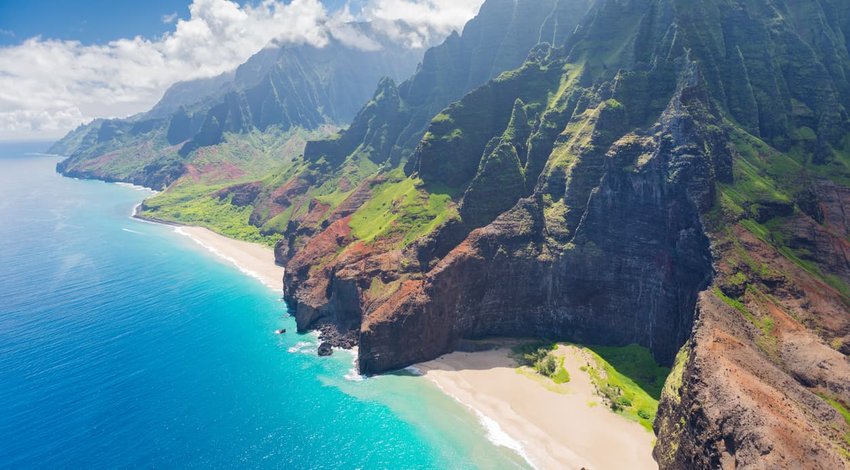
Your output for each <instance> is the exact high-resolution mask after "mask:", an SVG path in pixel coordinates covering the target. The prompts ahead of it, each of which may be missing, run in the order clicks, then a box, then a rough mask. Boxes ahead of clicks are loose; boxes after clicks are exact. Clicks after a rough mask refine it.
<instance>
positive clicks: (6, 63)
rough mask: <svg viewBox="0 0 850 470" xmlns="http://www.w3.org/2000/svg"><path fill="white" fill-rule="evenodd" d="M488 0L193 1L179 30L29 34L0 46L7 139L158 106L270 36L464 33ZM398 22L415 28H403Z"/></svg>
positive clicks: (364, 41)
mask: <svg viewBox="0 0 850 470" xmlns="http://www.w3.org/2000/svg"><path fill="white" fill-rule="evenodd" d="M482 2H483V0H418V1H414V0H365V3H364V5H363V6H362V8H361V9H360V11H359V13H358V14H357V15H356V17H355V16H353V15H352V14H351V13H350V12H349V10H348V9H347V8H345V9H343V10H342V11H339V12H328V11H327V9H326V8H325V7H324V5H323V4H322V3H321V1H320V0H291V1H287V2H284V1H283V0H261V1H260V2H259V3H255V4H247V5H245V6H241V7H240V6H239V5H238V4H237V3H235V2H233V1H230V0H194V1H193V2H192V4H191V5H190V7H189V11H190V15H189V18H188V19H179V18H177V17H176V16H175V17H174V18H172V17H171V16H172V15H167V16H166V17H163V21H166V22H168V20H171V21H175V23H174V29H173V31H171V32H169V33H166V34H164V35H163V36H162V37H158V38H152V39H151V38H143V37H134V38H128V39H120V40H117V41H112V42H109V43H107V44H100V45H84V44H82V43H80V42H77V41H59V40H52V39H46V38H42V37H35V38H30V39H28V40H26V41H24V42H23V43H21V44H19V45H15V46H6V47H0V140H8V139H32V138H56V137H60V136H61V135H63V134H64V133H65V132H67V131H68V130H70V129H72V128H74V127H76V126H77V125H78V124H80V123H81V122H84V121H89V120H91V119H94V118H97V117H121V116H127V115H130V114H134V113H138V112H141V111H145V110H147V109H149V108H150V107H151V106H152V105H153V104H155V103H156V101H157V100H158V99H159V98H160V97H161V96H162V93H163V92H164V91H165V89H167V88H168V86H170V85H171V84H173V83H175V82H177V81H180V80H189V79H193V78H202V77H212V76H215V75H218V74H220V73H222V72H226V71H229V70H232V69H233V68H235V67H236V66H238V65H239V64H240V63H242V62H244V61H245V60H246V59H247V58H248V57H249V56H250V55H251V54H253V53H255V52H257V51H259V50H260V49H262V48H263V47H264V46H266V45H267V44H268V43H269V42H271V41H275V42H279V43H302V44H304V43H306V44H312V45H315V46H319V47H321V46H324V45H326V44H327V42H328V40H329V37H330V36H331V35H333V36H334V37H336V38H337V39H339V40H341V41H343V42H346V43H347V44H351V45H352V46H353V47H360V48H363V49H371V48H374V47H376V46H377V44H376V43H375V42H374V41H372V40H370V39H369V38H365V37H362V36H361V35H359V34H358V33H357V31H355V30H354V29H353V28H350V27H347V26H345V22H346V21H349V20H352V19H357V20H374V21H376V22H377V23H378V24H379V25H381V26H382V27H384V28H385V30H386V33H387V34H388V35H390V36H391V37H393V38H396V39H397V40H399V41H403V42H404V43H406V44H408V45H410V46H419V45H422V44H427V43H428V42H429V41H431V40H433V39H435V38H436V37H439V36H440V35H445V34H448V32H450V31H451V30H452V29H459V28H461V27H462V26H463V24H464V23H465V22H466V21H467V20H468V19H469V18H471V17H472V16H474V14H475V13H476V12H477V10H478V7H479V6H480V4H481V3H482ZM397 20H401V21H404V22H406V23H408V24H409V25H410V26H411V28H401V27H399V25H398V24H396V23H395V22H396V21H397Z"/></svg>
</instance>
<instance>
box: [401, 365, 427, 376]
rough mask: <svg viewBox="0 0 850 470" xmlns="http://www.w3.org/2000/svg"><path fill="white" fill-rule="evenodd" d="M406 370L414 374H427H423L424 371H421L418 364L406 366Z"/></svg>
mask: <svg viewBox="0 0 850 470" xmlns="http://www.w3.org/2000/svg"><path fill="white" fill-rule="evenodd" d="M404 370H406V371H408V372H410V373H411V374H413V375H425V374H423V373H422V371H421V370H420V369H419V368H418V367H416V366H407V367H405V368H404Z"/></svg>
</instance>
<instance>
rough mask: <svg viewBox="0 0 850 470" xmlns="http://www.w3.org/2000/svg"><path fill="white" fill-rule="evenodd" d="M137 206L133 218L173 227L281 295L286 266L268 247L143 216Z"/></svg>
mask: <svg viewBox="0 0 850 470" xmlns="http://www.w3.org/2000/svg"><path fill="white" fill-rule="evenodd" d="M140 206H141V203H139V204H137V205H136V206H135V207H134V208H133V214H132V218H133V219H135V220H138V221H140V222H145V223H151V224H157V225H165V226H168V227H171V228H173V229H174V232H175V233H177V234H178V235H182V236H185V237H187V238H189V239H190V240H192V241H193V242H195V243H196V244H198V245H200V246H201V247H203V248H205V249H206V250H207V251H208V252H210V253H212V254H213V255H215V257H216V258H218V259H219V260H221V261H225V262H227V263H229V264H231V265H233V266H235V267H236V268H237V269H239V271H241V272H242V273H243V274H245V275H247V276H249V277H252V278H254V279H256V280H258V281H260V282H261V283H262V284H263V285H265V286H266V287H268V288H270V289H272V290H274V291H275V292H277V293H278V295H280V296H281V297H282V296H283V275H284V273H285V272H286V269H285V268H283V267H282V266H278V265H277V264H276V263H275V261H274V258H275V256H274V250H272V249H271V248H269V247H267V246H265V245H260V244H259V243H251V242H246V241H242V240H236V239H234V238H229V237H226V236H224V235H220V234H218V233H216V232H213V231H212V230H210V229H208V228H205V227H199V226H195V225H185V224H180V223H177V222H170V221H165V220H159V219H155V218H152V217H143V216H141V215H139V213H138V210H139V207H140Z"/></svg>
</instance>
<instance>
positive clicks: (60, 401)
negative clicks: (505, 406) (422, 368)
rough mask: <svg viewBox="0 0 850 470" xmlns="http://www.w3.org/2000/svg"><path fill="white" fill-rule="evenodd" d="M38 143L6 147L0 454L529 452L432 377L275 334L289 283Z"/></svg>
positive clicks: (292, 457) (277, 464) (317, 457)
mask: <svg viewBox="0 0 850 470" xmlns="http://www.w3.org/2000/svg"><path fill="white" fill-rule="evenodd" d="M43 147H44V146H42V147H38V146H33V147H32V149H31V150H29V151H30V152H37V151H44V148H43ZM24 153H27V152H26V150H25V149H23V148H22V147H17V148H14V149H12V148H11V147H8V146H0V240H1V241H2V242H0V406H2V409H3V413H0V443H2V445H0V467H14V468H23V467H42V468H54V467H63V468H114V467H166V468H173V467H216V468H217V467H250V468H257V467H260V468H523V467H525V466H526V464H525V463H524V461H523V460H522V458H520V457H519V456H518V455H517V454H516V453H514V452H513V451H511V450H509V449H507V448H505V447H500V446H496V445H494V444H492V443H491V442H490V441H488V440H487V437H486V431H485V429H484V428H483V427H482V426H481V424H480V423H479V422H478V421H477V419H476V417H475V416H474V415H472V413H470V412H469V411H468V410H466V409H464V408H463V407H462V406H460V405H459V404H457V403H455V402H454V401H453V400H452V399H451V398H449V397H447V396H445V395H443V394H441V393H440V392H439V391H438V390H437V389H436V388H435V387H434V386H433V385H430V384H429V383H428V381H427V380H425V379H424V378H422V377H412V376H407V375H404V374H399V375H389V376H383V377H378V378H373V379H368V380H361V381H358V380H352V379H353V378H354V377H352V376H351V374H350V372H351V367H352V356H351V354H350V353H347V352H337V353H336V354H335V355H334V357H332V358H330V359H320V358H318V357H316V355H315V339H314V337H313V336H311V335H303V336H301V335H295V334H292V333H289V334H286V335H280V336H276V335H275V334H274V330H275V329H278V328H287V329H288V330H289V331H290V332H292V331H294V330H295V325H294V321H293V320H292V319H291V318H289V317H288V316H287V315H286V307H285V305H284V304H283V303H282V302H280V300H279V298H278V297H279V295H278V294H277V293H276V292H274V291H272V290H270V289H268V288H267V287H265V286H263V285H262V284H260V283H259V282H257V281H256V280H255V279H252V278H250V277H248V276H245V275H243V274H242V273H240V272H239V270H238V269H236V268H235V267H234V266H232V265H231V264H229V263H227V262H224V261H222V260H219V259H216V258H215V257H214V256H213V255H212V254H210V253H209V252H208V251H207V250H204V249H203V247H200V246H198V245H197V244H196V243H194V242H193V241H192V240H190V239H188V238H187V237H183V236H180V235H179V234H177V233H175V231H174V228H172V227H166V226H160V225H154V224H148V223H142V222H139V221H136V220H133V219H131V218H130V217H129V214H130V212H131V211H132V209H133V207H134V206H135V205H136V204H137V203H138V202H139V201H140V200H141V199H142V198H144V197H145V195H146V192H145V191H142V190H139V189H134V188H130V187H126V186H119V185H114V184H106V183H100V182H94V181H77V180H72V179H68V178H63V177H61V176H59V175H57V174H55V172H54V170H53V168H54V165H55V164H56V162H57V161H58V159H57V158H52V157H35V156H27V157H24V156H22V155H24ZM346 376H348V377H346Z"/></svg>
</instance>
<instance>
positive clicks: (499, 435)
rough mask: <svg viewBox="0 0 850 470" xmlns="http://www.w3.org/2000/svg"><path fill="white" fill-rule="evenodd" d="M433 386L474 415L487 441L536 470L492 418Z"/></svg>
mask: <svg viewBox="0 0 850 470" xmlns="http://www.w3.org/2000/svg"><path fill="white" fill-rule="evenodd" d="M434 384H435V385H436V386H437V388H439V389H440V390H442V391H443V393H445V394H446V395H448V396H450V397H452V398H454V400H455V401H456V402H458V403H460V404H461V405H463V406H465V407H467V408H469V409H470V410H472V412H473V413H475V416H476V417H477V418H478V422H479V423H481V426H482V427H483V428H484V430H485V431H486V433H487V440H489V441H490V442H492V443H493V444H495V445H497V446H501V447H506V448H508V449H511V450H512V451H514V452H516V453H517V454H518V455H519V456H520V457H522V459H523V460H525V461H526V463H528V465H530V466H531V467H532V468H535V469H536V468H537V465H535V464H534V462H533V461H532V460H531V457H530V456H529V455H528V452H526V451H525V448H524V447H523V446H522V443H520V442H519V441H518V440H516V439H514V438H513V437H511V436H509V435H508V433H506V432H505V430H504V429H502V427H501V426H499V423H497V422H496V421H495V420H494V419H493V418H491V417H489V416H487V415H485V414H484V413H482V412H481V411H480V410H478V409H477V408H475V407H473V406H471V405H470V404H468V403H466V402H464V401H463V400H461V399H460V398H458V397H456V396H454V395H452V394H451V393H449V392H448V391H447V390H446V389H444V388H443V387H441V386H440V384H439V383H437V382H434Z"/></svg>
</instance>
